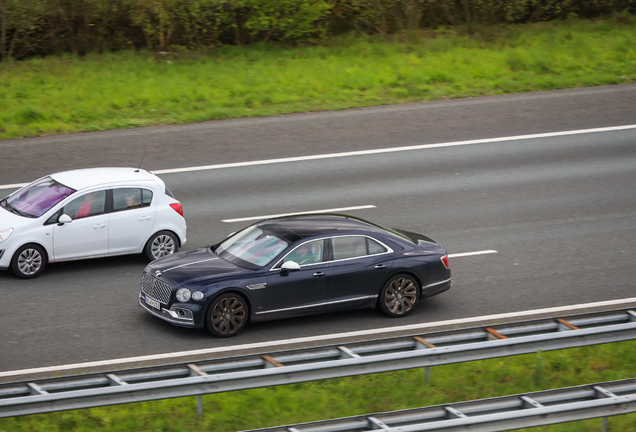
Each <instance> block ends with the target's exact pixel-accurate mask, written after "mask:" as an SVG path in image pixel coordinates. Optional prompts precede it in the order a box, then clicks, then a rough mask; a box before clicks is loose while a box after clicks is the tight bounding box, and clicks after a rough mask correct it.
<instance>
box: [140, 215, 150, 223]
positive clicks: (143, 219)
mask: <svg viewBox="0 0 636 432" xmlns="http://www.w3.org/2000/svg"><path fill="white" fill-rule="evenodd" d="M150 219H152V218H151V217H150V216H142V217H140V218H139V220H140V221H142V222H143V221H147V220H150Z"/></svg>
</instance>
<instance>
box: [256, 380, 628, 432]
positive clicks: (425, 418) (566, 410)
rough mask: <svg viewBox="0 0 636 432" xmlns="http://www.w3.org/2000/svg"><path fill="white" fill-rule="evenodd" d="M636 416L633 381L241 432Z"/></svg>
mask: <svg viewBox="0 0 636 432" xmlns="http://www.w3.org/2000/svg"><path fill="white" fill-rule="evenodd" d="M633 412H636V379H634V378H632V379H627V380H623V381H612V382H607V383H601V384H589V385H584V386H577V387H568V388H562V389H556V390H546V391H539V392H535V393H524V394H518V395H513V396H503V397H497V398H492V399H481V400H475V401H469V402H457V403H451V404H446V405H436V406H431V407H426V408H415V409H409V410H403V411H394V412H386V413H380V414H369V415H362V416H356V417H348V418H341V419H336V420H324V421H318V422H312V423H303V424H297V425H289V426H278V427H273V428H265V429H254V430H252V431H245V432H257V431H258V432H366V431H375V432H378V430H381V431H384V432H397V431H399V432H420V431H444V432H451V431H453V432H459V431H470V432H493V431H505V430H511V429H520V428H529V427H535V426H543V425H549V424H554V423H565V422H569V421H577V420H587V419H591V418H597V417H605V416H611V415H618V414H627V413H633Z"/></svg>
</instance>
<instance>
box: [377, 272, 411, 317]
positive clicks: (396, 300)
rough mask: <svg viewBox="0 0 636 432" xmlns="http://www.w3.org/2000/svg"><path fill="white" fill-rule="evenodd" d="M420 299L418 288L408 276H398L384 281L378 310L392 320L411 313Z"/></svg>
mask: <svg viewBox="0 0 636 432" xmlns="http://www.w3.org/2000/svg"><path fill="white" fill-rule="evenodd" d="M419 298H420V287H419V285H418V283H417V281H416V280H415V279H413V277H411V276H409V275H405V274H399V275H396V276H393V277H392V278H391V279H389V280H388V281H386V283H385V284H384V286H383V287H382V291H380V309H382V312H384V313H385V315H387V316H390V317H392V318H397V317H403V316H406V315H408V314H409V313H411V311H412V310H413V308H414V307H415V305H416V304H417V301H418V300H419Z"/></svg>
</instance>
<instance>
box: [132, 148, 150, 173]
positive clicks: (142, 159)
mask: <svg viewBox="0 0 636 432" xmlns="http://www.w3.org/2000/svg"><path fill="white" fill-rule="evenodd" d="M146 153H148V150H146V151H145V152H144V155H143V156H142V157H141V162H139V166H138V167H137V169H136V170H135V172H139V169H140V168H141V164H142V163H144V158H145V157H146Z"/></svg>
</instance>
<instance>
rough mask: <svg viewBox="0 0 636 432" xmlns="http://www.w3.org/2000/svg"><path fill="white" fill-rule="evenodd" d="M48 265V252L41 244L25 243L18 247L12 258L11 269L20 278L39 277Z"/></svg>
mask: <svg viewBox="0 0 636 432" xmlns="http://www.w3.org/2000/svg"><path fill="white" fill-rule="evenodd" d="M45 266H46V253H45V252H44V249H43V248H42V247H41V246H38V245H34V244H32V245H24V246H22V247H21V248H20V249H18V250H17V251H16V252H15V254H14V255H13V259H12V260H11V271H12V272H13V274H14V275H16V276H17V277H19V278H20V279H32V278H34V277H38V276H39V275H40V273H42V272H43V271H44V267H45Z"/></svg>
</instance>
